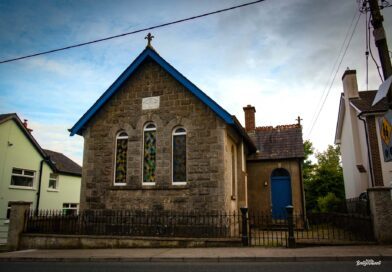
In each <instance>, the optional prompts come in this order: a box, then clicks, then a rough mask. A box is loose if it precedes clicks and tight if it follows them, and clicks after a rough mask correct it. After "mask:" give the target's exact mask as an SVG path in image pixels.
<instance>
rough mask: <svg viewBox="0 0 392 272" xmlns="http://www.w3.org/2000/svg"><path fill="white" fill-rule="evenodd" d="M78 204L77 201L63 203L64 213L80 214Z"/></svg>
mask: <svg viewBox="0 0 392 272" xmlns="http://www.w3.org/2000/svg"><path fill="white" fill-rule="evenodd" d="M78 206H79V205H78V204H77V203H64V204H63V214H64V215H77V214H78Z"/></svg>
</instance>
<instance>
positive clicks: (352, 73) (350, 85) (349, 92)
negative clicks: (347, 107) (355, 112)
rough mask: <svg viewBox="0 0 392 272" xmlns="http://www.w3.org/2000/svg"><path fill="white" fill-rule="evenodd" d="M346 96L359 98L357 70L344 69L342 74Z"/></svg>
mask: <svg viewBox="0 0 392 272" xmlns="http://www.w3.org/2000/svg"><path fill="white" fill-rule="evenodd" d="M342 81H343V90H344V96H345V97H346V98H358V97H359V94H358V84H357V71H356V70H350V69H349V68H348V67H347V70H346V71H344V74H343V76H342Z"/></svg>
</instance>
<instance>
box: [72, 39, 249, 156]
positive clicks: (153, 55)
mask: <svg viewBox="0 0 392 272" xmlns="http://www.w3.org/2000/svg"><path fill="white" fill-rule="evenodd" d="M146 59H152V60H154V61H155V62H156V63H157V64H158V65H160V66H161V67H162V68H163V69H164V70H165V71H166V72H167V73H168V74H170V75H171V76H172V77H173V78H174V79H176V80H177V81H178V82H179V83H180V84H182V85H183V86H184V87H185V88H186V89H187V90H189V91H190V92H191V93H192V94H193V95H195V96H196V98H198V99H199V100H200V101H202V102H203V103H204V104H205V105H207V106H208V107H209V108H210V109H211V110H212V111H213V112H214V113H215V114H216V115H218V116H219V117H220V118H221V119H222V120H223V121H224V122H225V123H226V124H228V125H230V126H232V127H234V128H235V129H236V131H237V132H238V133H239V134H240V135H242V136H244V135H243V131H242V130H243V128H242V126H241V127H239V126H238V124H237V123H236V122H235V120H234V118H233V117H232V115H230V114H229V113H228V112H227V111H226V110H225V109H223V108H222V107H221V106H220V105H219V104H218V103H216V102H215V101H214V100H213V99H211V98H210V97H209V96H208V95H206V94H205V93H204V92H203V91H202V90H200V89H199V88H198V87H197V86H196V85H194V84H193V83H192V82H191V81H190V80H188V79H187V78H186V77H185V76H183V75H182V74H181V73H180V72H179V71H177V70H176V69H175V68H174V67H173V66H171V65H170V64H169V63H168V62H167V61H166V60H164V59H163V58H162V57H161V56H160V55H159V54H158V53H157V52H156V51H155V50H154V49H152V48H151V47H148V46H147V47H146V48H145V49H144V50H143V52H142V53H141V54H140V55H139V56H138V57H137V58H136V59H135V60H134V61H133V62H132V63H131V65H129V66H128V68H127V69H126V70H125V71H124V72H123V73H122V74H121V75H120V76H119V77H118V78H117V79H116V81H114V83H113V84H112V85H111V86H110V87H109V88H108V89H107V90H106V91H105V92H104V93H103V94H102V95H101V97H100V98H99V99H98V100H97V101H96V102H95V103H94V104H93V105H92V106H91V108H90V109H88V110H87V112H86V113H85V114H84V115H83V116H82V117H81V118H80V119H79V120H78V121H77V122H76V124H75V125H74V126H73V127H72V128H71V129H69V131H70V135H71V136H73V135H75V134H78V135H82V131H83V128H84V127H85V126H86V125H87V123H88V122H89V120H90V119H91V118H92V117H93V116H94V115H95V114H96V113H97V111H98V110H99V109H100V108H101V107H102V106H103V105H104V104H105V103H106V102H107V101H108V100H109V99H110V98H111V97H112V96H113V95H114V94H115V93H116V92H117V91H118V90H119V89H120V87H121V86H122V85H123V84H124V82H125V81H126V80H127V79H128V78H129V77H130V76H132V74H133V73H134V72H135V71H136V69H137V68H138V67H139V66H140V65H141V64H142V63H143V62H144V61H145V60H146ZM244 139H245V141H246V142H247V144H248V145H249V146H250V149H251V150H253V151H254V150H255V146H254V144H253V143H252V142H251V141H249V140H247V138H246V137H244Z"/></svg>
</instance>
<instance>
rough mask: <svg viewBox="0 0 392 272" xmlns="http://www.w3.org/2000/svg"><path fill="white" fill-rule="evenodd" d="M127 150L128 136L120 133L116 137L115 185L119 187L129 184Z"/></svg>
mask: <svg viewBox="0 0 392 272" xmlns="http://www.w3.org/2000/svg"><path fill="white" fill-rule="evenodd" d="M127 149H128V134H126V133H125V132H120V133H119V134H118V135H117V137H116V172H115V179H114V183H115V184H117V185H119V184H121V185H123V184H126V182H127V180H126V179H127Z"/></svg>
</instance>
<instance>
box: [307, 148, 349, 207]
mask: <svg viewBox="0 0 392 272" xmlns="http://www.w3.org/2000/svg"><path fill="white" fill-rule="evenodd" d="M305 143H306V142H305ZM305 148H309V147H306V145H305ZM315 156H316V159H317V164H314V165H312V164H310V166H309V165H308V166H306V167H308V169H307V170H306V171H308V172H307V173H305V165H306V160H305V162H304V185H305V196H306V209H307V210H308V211H334V210H336V209H337V208H338V206H339V203H341V202H342V201H343V200H344V199H345V194H344V183H343V170H342V167H341V164H340V148H339V146H332V145H329V146H328V148H327V150H325V151H324V152H318V153H316V155H315Z"/></svg>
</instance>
